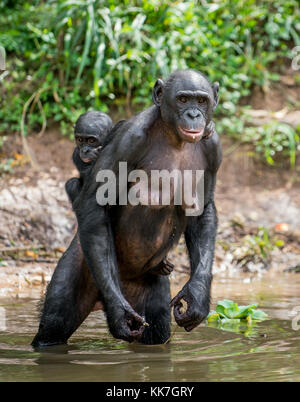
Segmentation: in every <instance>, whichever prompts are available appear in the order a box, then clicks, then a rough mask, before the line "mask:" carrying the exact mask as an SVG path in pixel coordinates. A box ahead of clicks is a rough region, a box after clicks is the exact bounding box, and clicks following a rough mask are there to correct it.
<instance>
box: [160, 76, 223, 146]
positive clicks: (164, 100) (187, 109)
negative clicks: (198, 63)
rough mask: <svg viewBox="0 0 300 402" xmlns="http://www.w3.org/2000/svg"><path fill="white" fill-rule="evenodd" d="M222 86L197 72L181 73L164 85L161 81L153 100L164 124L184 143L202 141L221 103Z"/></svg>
mask: <svg viewBox="0 0 300 402" xmlns="http://www.w3.org/2000/svg"><path fill="white" fill-rule="evenodd" d="M218 88H219V85H218V84H213V85H211V84H210V83H209V82H208V80H207V79H206V78H205V77H204V76H202V75H201V74H199V73H198V72H196V71H194V70H180V71H177V72H175V73H173V74H172V75H171V77H170V78H169V79H168V80H167V81H166V83H164V82H163V81H161V80H158V81H157V82H156V84H155V87H154V90H153V100H154V102H155V104H156V105H157V106H159V107H160V111H161V116H162V119H163V121H164V123H166V124H167V126H168V127H170V128H171V129H172V131H173V132H174V133H175V134H176V135H177V136H178V137H179V138H180V139H181V140H182V141H187V142H197V141H200V140H201V138H202V137H203V135H204V131H205V128H206V125H207V124H208V123H209V122H210V121H211V117H212V112H213V110H214V109H215V107H216V106H217V103H218V95H217V93H218Z"/></svg>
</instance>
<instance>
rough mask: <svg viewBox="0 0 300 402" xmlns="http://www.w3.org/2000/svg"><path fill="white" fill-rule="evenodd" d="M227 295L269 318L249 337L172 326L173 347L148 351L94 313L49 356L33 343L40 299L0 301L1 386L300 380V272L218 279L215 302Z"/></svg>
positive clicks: (204, 327) (209, 329)
mask: <svg viewBox="0 0 300 402" xmlns="http://www.w3.org/2000/svg"><path fill="white" fill-rule="evenodd" d="M223 298H230V299H233V300H235V301H237V302H238V303H239V304H248V303H252V302H258V303H259V305H260V308H262V309H263V310H264V311H266V312H267V313H268V314H269V317H270V319H269V320H268V321H265V322H263V323H260V324H259V325H258V326H257V327H255V328H253V329H252V331H250V332H249V331H248V332H247V333H246V335H247V336H245V334H243V333H234V332H228V331H222V330H219V329H214V328H210V327H207V326H205V325H204V324H203V325H201V326H200V327H198V328H197V329H196V330H194V331H193V332H191V333H186V332H185V331H184V330H181V329H180V328H178V327H177V326H176V325H173V328H172V329H173V334H172V338H171V342H170V343H169V344H168V345H163V346H142V345H138V344H131V345H129V344H127V343H125V342H122V341H117V340H114V339H113V338H112V337H111V336H110V335H109V334H108V332H107V327H106V323H105V320H104V316H103V315H102V313H101V312H100V313H99V312H94V313H92V314H91V315H90V316H89V318H88V319H87V320H86V321H85V323H84V324H83V325H82V327H81V328H80V329H79V330H78V331H77V332H76V334H74V335H73V337H72V338H71V339H70V341H69V344H68V345H67V346H60V347H51V348H48V350H47V349H45V350H43V351H42V352H40V351H38V352H37V351H34V350H33V349H32V348H31V346H30V342H31V340H32V337H33V335H34V333H35V331H36V329H37V325H38V315H37V313H36V303H37V300H36V299H30V298H28V299H25V298H19V299H14V298H11V297H10V298H1V299H0V306H1V307H2V309H1V310H0V312H1V313H2V320H0V324H1V325H2V328H0V381H222V380H223V381H292V380H294V381H300V329H299V330H298V331H297V330H293V328H292V320H293V318H294V322H295V323H296V324H297V317H296V316H295V315H293V314H292V312H293V309H294V308H295V307H297V306H299V310H300V275H297V274H292V275H279V276H276V275H275V276H269V275H268V276H266V277H263V278H262V279H261V280H259V281H255V280H254V281H251V280H250V279H249V278H248V277H239V278H236V279H234V280H233V279H230V278H229V279H228V278H216V279H215V282H214V287H213V302H214V303H215V302H216V301H217V300H219V299H223ZM212 307H214V305H213V306H212ZM4 313H5V318H6V319H5V320H4V319H3V318H4V317H3V314H4ZM294 314H297V313H294ZM298 314H299V315H300V313H299V312H298ZM295 317H296V318H295ZM4 324H5V326H6V328H4ZM298 324H299V326H300V318H299V320H298Z"/></svg>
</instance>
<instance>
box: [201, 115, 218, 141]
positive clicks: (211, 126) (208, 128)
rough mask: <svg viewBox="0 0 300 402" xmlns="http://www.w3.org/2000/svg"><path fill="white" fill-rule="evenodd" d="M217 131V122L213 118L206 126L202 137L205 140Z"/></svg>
mask: <svg viewBox="0 0 300 402" xmlns="http://www.w3.org/2000/svg"><path fill="white" fill-rule="evenodd" d="M215 131H216V127H215V123H214V122H213V121H212V120H211V121H210V122H209V123H208V125H207V126H206V127H205V131H204V135H203V137H202V139H203V140H208V139H209V138H210V137H211V136H212V135H213V133H214V132H215Z"/></svg>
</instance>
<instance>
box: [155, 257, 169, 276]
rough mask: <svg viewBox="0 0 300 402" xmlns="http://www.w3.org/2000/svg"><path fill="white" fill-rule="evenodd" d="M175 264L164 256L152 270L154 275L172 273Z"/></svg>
mask: <svg viewBox="0 0 300 402" xmlns="http://www.w3.org/2000/svg"><path fill="white" fill-rule="evenodd" d="M173 269H174V264H172V263H171V262H170V261H169V260H168V259H167V258H164V259H163V260H162V261H161V262H160V263H159V264H158V265H156V267H154V268H152V269H151V270H150V272H151V274H154V275H170V273H171V272H173Z"/></svg>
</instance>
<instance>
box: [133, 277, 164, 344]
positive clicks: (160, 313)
mask: <svg viewBox="0 0 300 402" xmlns="http://www.w3.org/2000/svg"><path fill="white" fill-rule="evenodd" d="M146 281H147V296H146V300H145V306H144V309H145V310H144V314H145V320H146V322H147V323H148V324H149V327H146V328H145V330H144V332H143V334H142V337H141V339H140V342H141V343H144V344H147V345H157V344H162V343H165V342H167V340H168V339H169V338H170V323H171V314H170V300H171V298H170V281H169V278H168V277H167V276H161V275H151V274H150V275H147V278H146Z"/></svg>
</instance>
